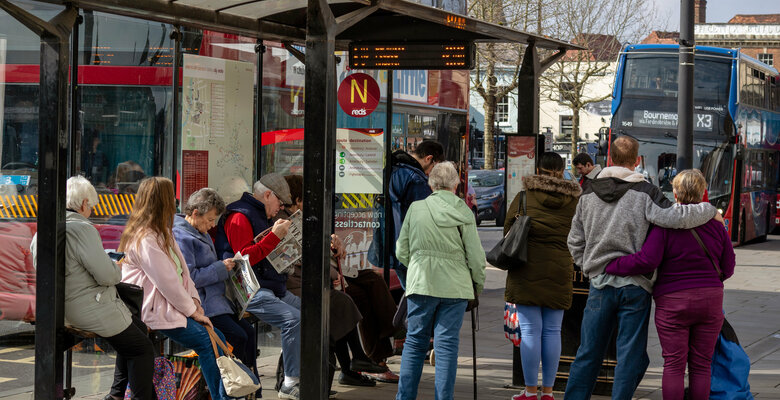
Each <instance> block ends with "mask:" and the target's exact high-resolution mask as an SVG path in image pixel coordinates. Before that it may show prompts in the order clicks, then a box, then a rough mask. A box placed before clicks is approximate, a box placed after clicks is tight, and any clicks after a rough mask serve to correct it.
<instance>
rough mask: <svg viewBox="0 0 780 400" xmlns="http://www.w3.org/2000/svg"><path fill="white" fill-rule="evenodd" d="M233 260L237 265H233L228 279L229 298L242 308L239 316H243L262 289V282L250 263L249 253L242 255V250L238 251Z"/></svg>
mask: <svg viewBox="0 0 780 400" xmlns="http://www.w3.org/2000/svg"><path fill="white" fill-rule="evenodd" d="M233 261H235V263H236V266H235V267H233V270H232V271H231V272H230V279H228V281H227V286H228V298H229V299H230V300H231V301H232V302H233V305H234V308H235V309H236V310H241V311H240V312H239V313H238V318H241V316H243V315H244V313H245V312H246V307H247V306H248V305H249V302H250V301H252V298H253V297H254V296H255V294H257V291H258V290H260V283H259V282H258V281H257V277H256V276H255V271H253V270H252V265H251V264H250V263H249V255H242V254H241V252H238V253H236V256H235V257H233Z"/></svg>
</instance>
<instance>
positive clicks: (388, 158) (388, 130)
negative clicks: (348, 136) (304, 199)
mask: <svg viewBox="0 0 780 400" xmlns="http://www.w3.org/2000/svg"><path fill="white" fill-rule="evenodd" d="M393 79H395V73H394V72H393V70H387V96H386V99H387V113H386V119H385V169H384V171H382V173H383V176H384V179H383V181H384V184H383V185H382V188H383V189H384V196H382V198H383V199H384V201H383V203H382V205H383V207H384V212H385V221H384V225H385V230H384V232H383V233H382V234H383V235H384V236H382V237H383V238H384V239H385V240H384V243H383V244H382V267H383V268H382V269H383V271H384V278H385V283H387V287H390V249H392V248H393V239H394V238H393V237H390V234H389V233H390V224H392V223H393V205H392V201H391V200H390V178H391V176H392V175H393V165H392V160H393V90H394V89H393Z"/></svg>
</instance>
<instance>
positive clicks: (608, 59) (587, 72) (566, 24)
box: [540, 0, 659, 157]
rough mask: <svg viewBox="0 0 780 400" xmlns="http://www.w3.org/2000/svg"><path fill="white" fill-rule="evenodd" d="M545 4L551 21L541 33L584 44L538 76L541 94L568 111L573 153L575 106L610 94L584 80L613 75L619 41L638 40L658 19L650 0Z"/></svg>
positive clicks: (579, 0) (576, 137)
mask: <svg viewBox="0 0 780 400" xmlns="http://www.w3.org/2000/svg"><path fill="white" fill-rule="evenodd" d="M549 7H550V9H552V11H551V12H550V14H551V15H554V16H555V23H554V24H552V25H551V27H550V31H549V32H546V33H547V34H549V35H550V36H553V37H557V38H561V39H566V40H569V41H571V42H573V43H576V44H580V45H584V46H586V47H587V48H588V50H583V51H572V52H569V53H567V54H566V56H565V57H563V58H562V59H561V60H560V61H558V62H556V63H555V64H553V65H552V66H550V68H549V69H548V70H547V71H545V73H544V74H543V75H542V78H541V81H540V91H541V96H543V97H544V98H547V99H549V100H551V101H556V102H559V103H561V104H563V105H565V106H566V107H568V108H569V109H570V110H571V111H572V133H571V143H572V148H571V151H572V157H574V156H575V155H576V154H577V141H578V140H579V128H580V111H582V110H583V109H584V108H585V107H586V106H587V105H588V104H592V103H598V102H600V101H603V100H606V99H609V98H610V97H611V95H612V94H611V90H610V91H608V92H606V93H594V92H593V91H592V90H590V88H589V85H591V84H592V83H593V82H594V81H595V80H597V79H603V77H604V76H605V75H607V76H609V75H612V70H611V69H612V68H613V67H614V64H615V62H616V61H617V56H618V53H619V52H620V49H621V42H622V43H625V42H637V41H638V40H639V39H640V38H641V37H643V36H645V35H647V33H649V32H650V29H651V27H652V26H654V25H655V26H658V24H659V23H658V21H659V19H658V18H657V14H656V8H655V4H654V2H653V0H560V1H557V2H554V3H551V4H550V5H549ZM610 85H611V84H610ZM610 87H611V86H610Z"/></svg>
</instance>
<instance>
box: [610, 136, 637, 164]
mask: <svg viewBox="0 0 780 400" xmlns="http://www.w3.org/2000/svg"><path fill="white" fill-rule="evenodd" d="M638 156H639V142H637V141H636V139H634V138H632V137H631V136H620V137H619V138H617V139H615V141H614V142H612V146H611V147H610V149H609V158H610V159H611V160H612V164H614V165H617V166H620V167H626V168H628V169H633V168H634V167H636V159H637V157H638Z"/></svg>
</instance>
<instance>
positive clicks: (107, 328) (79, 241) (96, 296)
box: [30, 176, 156, 400]
mask: <svg viewBox="0 0 780 400" xmlns="http://www.w3.org/2000/svg"><path fill="white" fill-rule="evenodd" d="M97 203H98V196H97V192H96V191H95V188H94V187H93V186H92V184H91V183H89V181H88V180H87V179H86V178H84V177H81V176H74V177H72V178H70V179H68V182H67V188H66V205H67V212H66V214H65V324H66V325H69V326H72V327H74V328H77V329H81V330H84V331H88V332H92V333H94V334H96V335H98V336H100V337H102V338H105V339H106V340H107V341H108V343H110V344H111V347H113V348H114V349H115V350H116V353H117V354H116V366H115V367H114V368H115V372H114V383H113V384H112V385H111V391H110V394H109V395H107V396H106V400H111V399H123V398H124V396H125V389H127V386H128V384H129V385H130V390H131V391H132V393H133V399H150V400H151V399H156V395H155V393H154V385H153V384H152V374H153V372H154V345H153V344H152V341H151V340H149V337H148V336H147V335H146V331H147V330H146V325H144V323H143V322H141V320H140V319H138V318H136V317H133V316H132V315H131V314H130V310H128V308H127V306H126V305H125V303H124V302H123V301H122V300H120V299H119V294H118V293H117V291H116V286H115V285H116V284H117V283H119V282H120V280H121V278H122V272H121V271H120V269H119V267H118V266H117V265H116V264H115V263H114V261H112V260H111V258H109V257H108V255H107V254H106V252H105V251H103V242H102V241H101V239H100V234H98V231H97V229H95V227H94V226H93V225H92V223H91V222H90V221H89V219H87V218H89V216H90V214H91V213H92V207H94V206H95V205H96V204H97ZM37 244H38V241H37V236H36V237H34V238H33V240H32V243H31V246H30V249H31V251H32V254H33V260H37V259H38V257H37V254H38V251H37V250H38V246H37Z"/></svg>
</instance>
